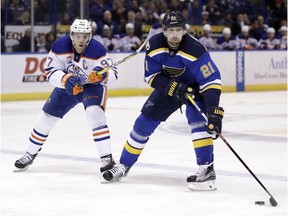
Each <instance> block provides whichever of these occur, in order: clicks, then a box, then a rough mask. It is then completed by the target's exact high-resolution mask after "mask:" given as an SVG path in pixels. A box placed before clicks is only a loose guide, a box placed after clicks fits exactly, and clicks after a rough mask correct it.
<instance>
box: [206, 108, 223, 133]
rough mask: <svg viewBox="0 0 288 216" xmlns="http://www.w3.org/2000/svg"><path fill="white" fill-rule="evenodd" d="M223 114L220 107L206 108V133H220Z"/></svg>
mask: <svg viewBox="0 0 288 216" xmlns="http://www.w3.org/2000/svg"><path fill="white" fill-rule="evenodd" d="M223 116H224V110H223V108H222V107H210V108H209V109H207V118H208V122H207V127H206V129H207V132H208V133H210V134H213V133H214V132H216V133H221V130H222V118H223Z"/></svg>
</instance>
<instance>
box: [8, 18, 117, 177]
mask: <svg viewBox="0 0 288 216" xmlns="http://www.w3.org/2000/svg"><path fill="white" fill-rule="evenodd" d="M111 65H113V62H112V60H111V58H109V56H108V55H107V54H106V50H105V48H104V47H103V45H102V44H100V43H99V42H98V41H96V40H95V39H93V38H92V28H91V26H90V23H89V22H88V20H85V19H76V20H75V21H74V22H73V23H72V25H71V27H70V35H67V36H64V37H63V38H60V39H58V40H57V41H55V43H54V44H53V46H52V49H51V50H50V52H49V54H48V57H47V60H46V64H45V72H46V76H47V77H48V79H49V82H50V83H51V84H52V85H53V86H54V87H55V88H54V90H53V92H52V93H51V95H50V96H49V98H48V100H47V101H46V103H45V104H44V106H43V109H42V112H41V114H40V116H39V118H38V119H37V121H36V124H35V126H34V128H33V130H32V132H31V135H30V137H29V143H28V148H27V152H26V153H25V154H24V156H23V157H21V158H20V159H19V160H17V161H16V162H15V167H16V168H15V170H14V171H15V172H17V171H24V170H27V169H28V167H29V166H30V165H31V164H32V163H33V161H34V159H35V157H36V156H37V154H38V152H39V151H40V150H41V148H42V146H43V144H44V143H45V141H46V140H47V138H48V135H49V132H50V131H51V129H52V128H53V127H54V125H55V124H56V123H57V122H58V121H59V120H60V119H62V118H63V116H64V115H65V114H66V113H68V112H69V111H70V110H71V109H72V108H73V107H74V106H75V105H77V104H78V103H82V104H83V106H84V110H85V113H86V117H87V121H88V124H89V126H90V128H91V130H92V136H93V140H94V143H95V144H96V146H97V149H98V153H99V156H100V158H101V160H102V165H101V167H100V171H101V172H103V171H105V170H108V169H111V168H112V167H113V166H114V164H115V162H114V160H113V157H112V154H111V144H110V134H109V128H108V126H107V124H106V117H105V106H106V100H107V86H109V85H112V84H113V83H114V82H115V81H116V79H117V71H116V68H114V67H112V68H111V67H110V68H111V69H109V70H106V69H104V68H106V67H109V66H111ZM103 70H104V71H103ZM98 72H101V74H99V73H98ZM103 72H104V73H103ZM85 83H86V84H85ZM70 139H73V135H72V134H71V137H70ZM67 142H69V139H67Z"/></svg>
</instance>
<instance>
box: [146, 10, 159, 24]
mask: <svg viewBox="0 0 288 216" xmlns="http://www.w3.org/2000/svg"><path fill="white" fill-rule="evenodd" d="M146 15H147V16H146V19H145V20H144V23H145V24H146V25H151V26H152V25H153V24H154V23H156V22H157V19H156V18H155V17H154V16H153V13H151V12H150V11H148V12H147V14H146Z"/></svg>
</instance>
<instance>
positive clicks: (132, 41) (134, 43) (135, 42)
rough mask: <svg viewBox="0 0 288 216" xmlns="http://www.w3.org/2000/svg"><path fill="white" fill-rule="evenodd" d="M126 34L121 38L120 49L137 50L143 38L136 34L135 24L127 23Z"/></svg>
mask: <svg viewBox="0 0 288 216" xmlns="http://www.w3.org/2000/svg"><path fill="white" fill-rule="evenodd" d="M125 30H126V34H125V35H124V36H123V37H121V38H120V40H119V49H120V51H135V50H137V49H138V48H139V47H140V45H141V40H140V39H139V38H138V37H137V36H135V35H134V24H132V23H127V24H126V26H125Z"/></svg>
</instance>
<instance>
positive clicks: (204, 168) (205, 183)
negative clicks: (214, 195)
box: [187, 162, 217, 191]
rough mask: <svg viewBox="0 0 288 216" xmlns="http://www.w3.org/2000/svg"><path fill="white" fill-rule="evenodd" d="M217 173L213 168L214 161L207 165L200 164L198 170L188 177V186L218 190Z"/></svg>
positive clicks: (203, 189)
mask: <svg viewBox="0 0 288 216" xmlns="http://www.w3.org/2000/svg"><path fill="white" fill-rule="evenodd" d="M215 179H216V174H215V171H214V168H213V162H212V163H210V164H207V165H200V166H199V169H198V171H197V172H196V173H195V174H194V175H191V176H189V177H187V182H188V188H189V189H190V190H195V191H211V190H216V189H217V187H216V185H215Z"/></svg>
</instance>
